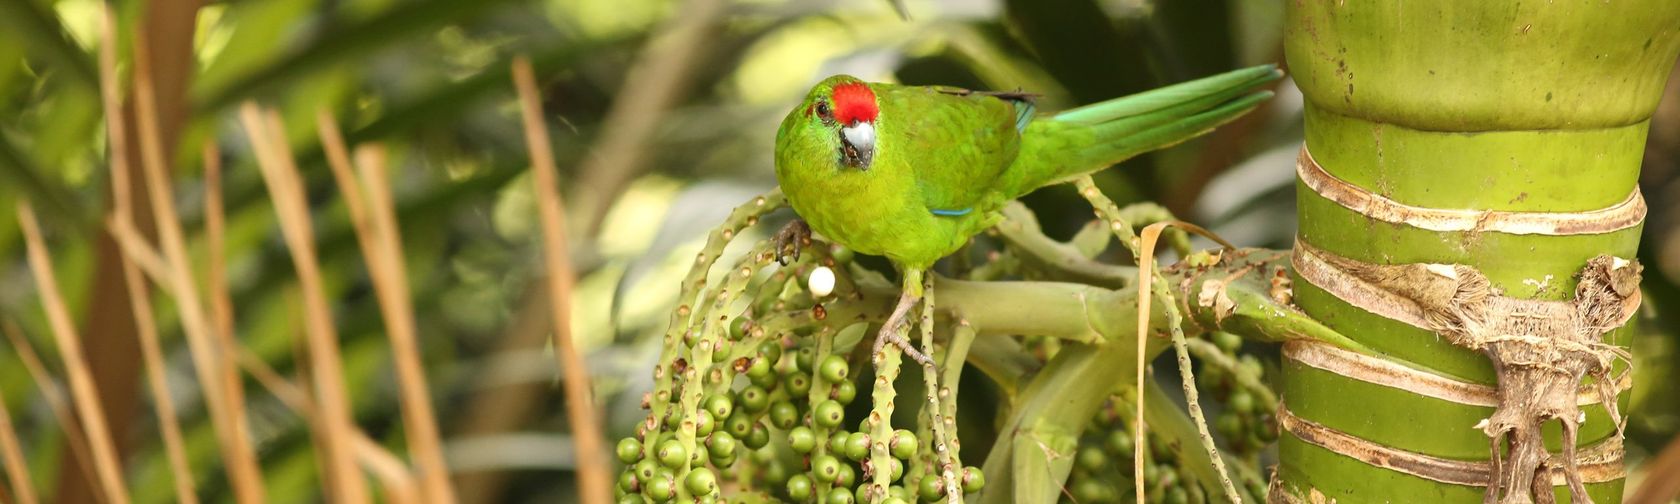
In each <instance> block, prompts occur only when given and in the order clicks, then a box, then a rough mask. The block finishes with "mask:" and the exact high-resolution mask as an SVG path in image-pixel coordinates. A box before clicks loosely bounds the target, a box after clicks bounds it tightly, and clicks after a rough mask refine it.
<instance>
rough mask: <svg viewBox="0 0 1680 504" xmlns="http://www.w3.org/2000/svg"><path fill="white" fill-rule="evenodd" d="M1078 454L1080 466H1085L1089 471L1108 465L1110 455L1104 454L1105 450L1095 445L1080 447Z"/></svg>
mask: <svg viewBox="0 0 1680 504" xmlns="http://www.w3.org/2000/svg"><path fill="white" fill-rule="evenodd" d="M1077 456H1078V459H1076V460H1077V461H1078V463H1079V467H1083V468H1085V470H1087V471H1098V470H1101V469H1102V468H1103V466H1105V465H1108V456H1106V455H1104V454H1103V451H1102V450H1100V449H1098V448H1097V447H1095V446H1086V447H1084V448H1080V449H1079V454H1078V455H1077Z"/></svg>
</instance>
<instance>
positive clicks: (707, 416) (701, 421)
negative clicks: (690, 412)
mask: <svg viewBox="0 0 1680 504" xmlns="http://www.w3.org/2000/svg"><path fill="white" fill-rule="evenodd" d="M716 428H717V419H715V418H713V417H712V412H710V411H706V410H700V412H699V413H695V414H694V433H695V434H696V435H700V436H704V435H707V434H711V433H712V430H713V429H716Z"/></svg>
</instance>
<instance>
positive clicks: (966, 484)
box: [962, 466, 986, 493]
mask: <svg viewBox="0 0 1680 504" xmlns="http://www.w3.org/2000/svg"><path fill="white" fill-rule="evenodd" d="M982 488H986V473H984V472H981V471H980V468H978V467H974V466H968V467H964V468H963V470H962V489H963V493H974V492H978V491H980V489H982Z"/></svg>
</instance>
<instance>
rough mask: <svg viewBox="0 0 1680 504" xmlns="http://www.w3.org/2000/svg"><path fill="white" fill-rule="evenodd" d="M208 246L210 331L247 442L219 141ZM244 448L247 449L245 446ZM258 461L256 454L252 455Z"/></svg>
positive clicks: (209, 188) (210, 161)
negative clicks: (236, 355)
mask: <svg viewBox="0 0 1680 504" xmlns="http://www.w3.org/2000/svg"><path fill="white" fill-rule="evenodd" d="M203 157H204V241H205V243H204V246H205V248H206V249H208V250H207V253H208V257H209V261H208V262H209V265H208V266H207V267H206V272H205V278H204V282H205V289H206V290H207V291H208V292H207V294H206V295H207V296H209V302H210V320H209V321H208V324H207V325H209V326H210V327H213V328H215V330H213V331H210V335H211V336H212V337H213V338H214V342H215V343H216V345H217V349H218V352H217V357H218V360H217V362H219V365H218V366H216V367H217V369H218V370H219V371H221V375H222V383H221V387H222V392H223V393H225V394H227V403H228V405H229V407H228V414H229V417H230V422H231V423H232V424H233V426H234V428H235V432H236V433H237V434H236V435H237V436H238V438H239V439H240V440H241V444H243V442H244V440H246V439H249V435H248V431H247V429H248V428H249V426H250V421H249V420H248V418H247V416H248V415H247V414H246V411H245V381H244V380H243V379H242V378H241V377H240V375H239V366H237V365H234V364H233V363H232V362H233V361H232V359H233V356H232V351H233V349H234V348H237V347H238V346H239V342H238V339H237V336H236V334H235V332H234V323H233V299H232V297H231V296H230V295H229V294H228V288H227V246H226V243H225V242H226V240H225V236H226V234H225V233H224V231H223V230H224V228H223V222H225V221H224V220H223V216H222V153H221V149H218V148H216V142H215V141H214V140H213V139H212V140H206V141H205V142H204V152H203ZM240 449H241V450H243V449H244V448H243V447H241V448H240ZM252 462H253V463H255V455H254V454H253V455H252ZM243 477H247V478H254V479H253V481H252V483H251V484H252V485H253V486H254V488H255V490H257V491H261V490H262V473H261V472H254V473H253V474H250V475H245V476H243Z"/></svg>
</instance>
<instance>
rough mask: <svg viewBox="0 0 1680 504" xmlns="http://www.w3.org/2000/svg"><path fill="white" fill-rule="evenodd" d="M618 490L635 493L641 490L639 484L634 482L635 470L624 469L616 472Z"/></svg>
mask: <svg viewBox="0 0 1680 504" xmlns="http://www.w3.org/2000/svg"><path fill="white" fill-rule="evenodd" d="M618 491H620V492H624V493H636V492H638V491H641V485H639V484H637V483H636V473H635V472H633V471H624V472H621V473H618Z"/></svg>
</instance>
